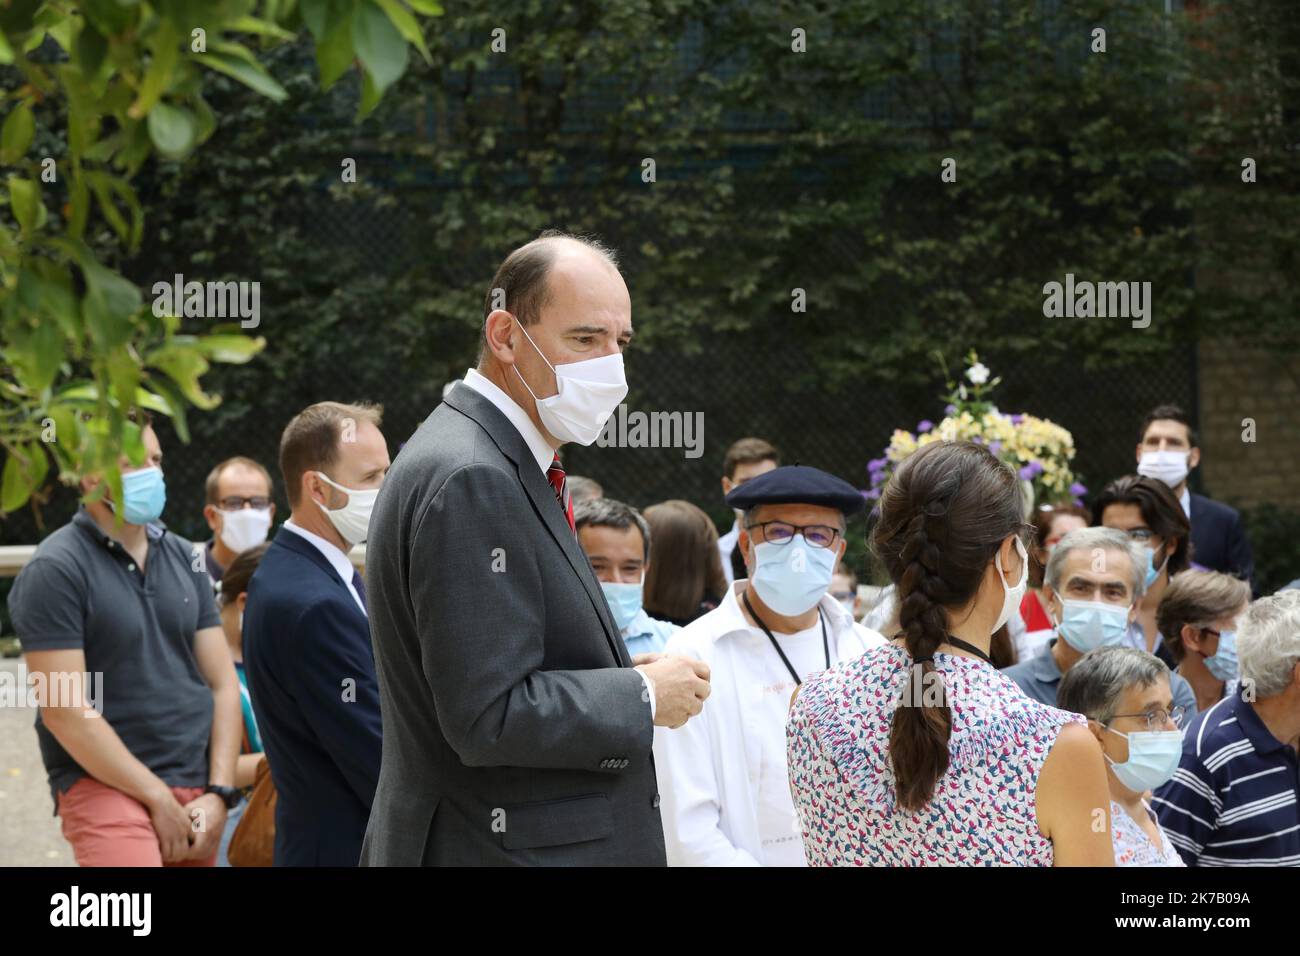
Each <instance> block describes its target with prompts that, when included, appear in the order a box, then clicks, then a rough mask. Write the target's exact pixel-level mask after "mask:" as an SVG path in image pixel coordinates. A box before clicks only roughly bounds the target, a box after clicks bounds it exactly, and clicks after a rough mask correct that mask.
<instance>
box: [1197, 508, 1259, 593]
mask: <svg viewBox="0 0 1300 956" xmlns="http://www.w3.org/2000/svg"><path fill="white" fill-rule="evenodd" d="M1191 499H1192V501H1191V504H1192V516H1191V522H1192V560H1193V561H1195V562H1196V563H1197V564H1199V565H1201V566H1202V567H1206V568H1209V569H1210V570H1211V571H1223V572H1224V573H1226V574H1232V575H1236V576H1237V577H1239V578H1242V579H1243V580H1246V581H1249V582H1250V584H1251V589H1252V590H1253V589H1254V586H1255V559H1254V557H1253V556H1252V555H1251V551H1250V541H1249V539H1247V537H1246V529H1245V528H1244V527H1243V526H1242V523H1241V515H1240V514H1239V513H1238V512H1237V510H1236V509H1235V508H1230V507H1228V506H1227V505H1225V504H1223V503H1222V502H1218V501H1215V500H1214V499H1212V498H1207V497H1205V495H1198V494H1192V496H1191Z"/></svg>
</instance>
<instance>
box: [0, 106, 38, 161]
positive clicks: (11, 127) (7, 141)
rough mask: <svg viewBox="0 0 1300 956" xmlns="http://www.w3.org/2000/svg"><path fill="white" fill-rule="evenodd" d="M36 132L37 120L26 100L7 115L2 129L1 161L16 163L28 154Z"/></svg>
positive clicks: (0, 139) (0, 141)
mask: <svg viewBox="0 0 1300 956" xmlns="http://www.w3.org/2000/svg"><path fill="white" fill-rule="evenodd" d="M35 133H36V120H35V119H33V118H32V109H31V107H30V106H28V105H27V103H26V101H24V102H22V103H19V104H18V105H17V106H15V107H14V108H13V109H11V110H10V111H9V115H8V116H6V117H5V123H4V127H3V129H0V163H16V162H18V160H20V159H22V158H23V156H25V155H26V154H27V148H28V147H29V146H31V145H32V136H34V135H35Z"/></svg>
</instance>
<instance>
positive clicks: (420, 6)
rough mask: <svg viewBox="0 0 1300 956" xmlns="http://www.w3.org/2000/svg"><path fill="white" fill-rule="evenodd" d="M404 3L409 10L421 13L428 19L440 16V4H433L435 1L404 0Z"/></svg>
mask: <svg viewBox="0 0 1300 956" xmlns="http://www.w3.org/2000/svg"><path fill="white" fill-rule="evenodd" d="M406 2H407V3H408V4H410V6H411V9H412V10H414V11H415V12H416V13H423V14H424V15H425V16H429V17H440V16H442V4H440V3H437V2H435V0H406Z"/></svg>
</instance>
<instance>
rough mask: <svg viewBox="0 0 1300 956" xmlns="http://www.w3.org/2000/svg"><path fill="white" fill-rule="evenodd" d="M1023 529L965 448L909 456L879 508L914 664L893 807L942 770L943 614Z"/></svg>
mask: <svg viewBox="0 0 1300 956" xmlns="http://www.w3.org/2000/svg"><path fill="white" fill-rule="evenodd" d="M1021 522H1022V514H1021V494H1020V486H1019V483H1018V482H1017V481H1016V478H1015V476H1014V474H1013V473H1012V472H1011V469H1009V468H1008V467H1007V466H1005V465H1004V464H1002V463H1001V462H999V461H998V460H997V459H996V458H995V457H994V456H993V455H992V454H990V453H989V451H988V449H986V448H984V447H983V446H982V445H976V444H973V443H971V442H935V443H934V444H932V445H927V446H926V447H924V448H922V449H920V450H918V451H917V452H915V453H914V454H912V455H911V456H910V457H908V459H907V460H906V461H904V462H903V464H902V465H901V466H900V467H899V469H898V471H897V472H896V473H895V474H894V475H893V477H892V478H891V479H890V481H889V484H888V485H887V486H886V488H885V491H884V494H883V495H882V496H881V500H880V521H879V522H878V524H877V525H876V528H875V532H874V534H873V536H872V549H873V551H874V552H875V554H876V556H877V557H878V558H879V559H880V560H881V561H882V562H883V563H884V565H885V567H886V568H887V569H888V571H889V576H890V578H891V580H892V581H893V582H894V586H895V589H896V591H897V597H898V622H899V626H900V628H901V630H902V635H903V638H904V643H905V645H906V647H907V651H908V653H909V654H910V655H911V657H912V660H913V661H914V662H915V663H914V664H913V666H912V668H911V672H910V674H909V676H908V678H907V681H906V683H905V684H904V689H903V697H902V699H901V701H900V702H899V706H898V708H897V709H896V710H895V711H894V719H893V726H892V727H891V728H890V734H889V754H890V762H891V763H892V765H893V769H894V779H895V781H896V786H897V799H898V803H899V805H900V806H901V807H902V808H903V809H905V810H908V811H911V812H916V811H919V810H920V809H922V808H923V807H924V806H925V805H926V804H927V803H929V801H930V800H931V799H932V798H933V796H934V790H935V786H936V785H937V784H938V782H939V778H941V777H942V776H943V775H944V773H945V772H946V771H947V769H948V737H949V734H950V733H951V730H952V711H951V709H950V708H949V706H948V699H947V688H946V687H945V686H944V683H943V676H942V674H941V673H940V672H939V671H938V669H937V668H936V667H935V664H934V658H933V655H934V652H935V649H936V648H938V646H939V645H940V644H942V643H944V641H946V640H947V639H948V633H949V629H950V628H949V611H956V610H960V609H961V608H963V607H965V606H966V605H967V604H968V603H969V602H970V601H971V600H972V599H973V598H974V596H975V594H976V592H977V591H978V590H979V586H980V582H981V581H982V580H983V577H984V573H985V569H986V568H987V567H988V564H989V562H990V561H992V560H993V555H994V553H995V552H996V550H997V548H998V546H999V545H1000V544H1001V543H1002V541H1003V540H1005V539H1006V537H1007V535H1009V534H1013V533H1015V531H1016V530H1017V529H1018V528H1019V527H1020V525H1021Z"/></svg>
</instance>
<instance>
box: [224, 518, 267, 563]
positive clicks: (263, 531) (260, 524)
mask: <svg viewBox="0 0 1300 956" xmlns="http://www.w3.org/2000/svg"><path fill="white" fill-rule="evenodd" d="M217 510H218V512H220V514H221V541H222V543H223V544H225V546H226V547H227V548H229V549H230V550H231V551H234V552H235V553H236V554H238V553H239V552H240V551H247V550H248V549H249V548H255V547H257V546H258V545H259V544H261V543H262V542H263V541H265V540H266V535H267V532H269V531H270V530H271V509H270V508H236V509H235V510H234V511H225V510H223V509H221V508H218V509H217Z"/></svg>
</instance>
